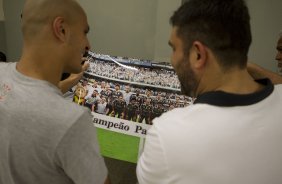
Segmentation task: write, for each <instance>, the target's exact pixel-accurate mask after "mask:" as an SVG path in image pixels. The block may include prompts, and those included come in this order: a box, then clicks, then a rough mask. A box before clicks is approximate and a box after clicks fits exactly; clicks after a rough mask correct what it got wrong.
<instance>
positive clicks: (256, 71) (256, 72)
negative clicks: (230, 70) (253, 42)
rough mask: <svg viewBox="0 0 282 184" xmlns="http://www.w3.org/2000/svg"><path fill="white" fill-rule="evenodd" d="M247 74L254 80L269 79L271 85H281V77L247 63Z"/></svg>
mask: <svg viewBox="0 0 282 184" xmlns="http://www.w3.org/2000/svg"><path fill="white" fill-rule="evenodd" d="M247 69H248V72H249V73H250V75H251V76H252V77H253V78H254V79H261V78H269V79H270V80H271V81H272V83H273V84H282V76H280V75H278V74H276V73H274V72H272V71H269V70H267V69H264V68H262V67H261V66H259V65H256V64H254V63H248V65H247Z"/></svg>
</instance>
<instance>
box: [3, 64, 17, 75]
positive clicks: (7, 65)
mask: <svg viewBox="0 0 282 184" xmlns="http://www.w3.org/2000/svg"><path fill="white" fill-rule="evenodd" d="M14 64H15V63H6V62H5V63H4V62H0V76H1V74H4V73H5V71H7V69H8V68H9V67H11V66H12V65H14Z"/></svg>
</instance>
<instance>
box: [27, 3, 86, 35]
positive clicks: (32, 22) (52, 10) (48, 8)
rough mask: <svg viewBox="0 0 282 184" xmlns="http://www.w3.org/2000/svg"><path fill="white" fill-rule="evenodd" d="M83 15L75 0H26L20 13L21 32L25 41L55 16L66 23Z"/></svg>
mask: <svg viewBox="0 0 282 184" xmlns="http://www.w3.org/2000/svg"><path fill="white" fill-rule="evenodd" d="M78 15H80V16H81V15H85V13H84V11H83V9H82V8H81V6H80V5H79V4H78V3H77V2H76V1H75V0H26V2H25V5H24V9H23V13H22V32H23V37H24V39H25V40H26V41H27V40H29V39H33V38H34V37H35V36H36V35H37V34H38V33H39V32H40V30H41V29H42V28H43V26H45V25H48V24H52V22H53V20H54V19H55V18H56V17H62V18H64V21H65V22H66V23H72V22H73V21H75V19H78V18H79V16H78Z"/></svg>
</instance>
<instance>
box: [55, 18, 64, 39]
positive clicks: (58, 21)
mask: <svg viewBox="0 0 282 184" xmlns="http://www.w3.org/2000/svg"><path fill="white" fill-rule="evenodd" d="M66 28H67V26H66V23H65V20H64V18H63V17H56V18H55V19H54V21H53V33H54V35H55V37H56V38H57V39H58V40H60V41H62V42H65V41H66V40H67V35H66V34H67V32H66Z"/></svg>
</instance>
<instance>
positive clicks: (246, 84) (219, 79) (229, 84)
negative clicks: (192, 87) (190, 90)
mask: <svg viewBox="0 0 282 184" xmlns="http://www.w3.org/2000/svg"><path fill="white" fill-rule="evenodd" d="M201 86H202V87H201ZM201 86H199V89H201V90H199V92H198V94H202V93H205V92H209V91H224V92H227V93H233V94H251V93H254V92H257V91H260V90H262V89H263V86H262V85H261V84H259V83H257V82H255V81H254V79H253V78H252V77H251V76H250V75H249V73H248V72H247V70H246V69H243V70H238V69H233V70H229V71H228V72H224V73H220V74H213V76H211V75H209V76H207V77H206V78H205V79H203V81H202V85H201Z"/></svg>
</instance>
